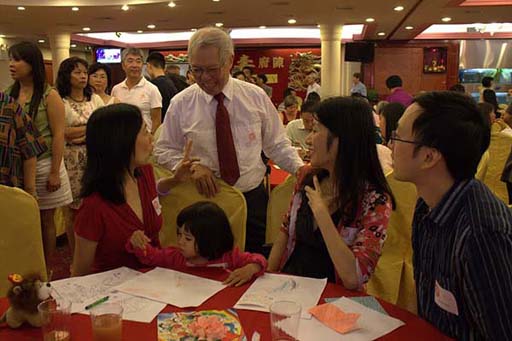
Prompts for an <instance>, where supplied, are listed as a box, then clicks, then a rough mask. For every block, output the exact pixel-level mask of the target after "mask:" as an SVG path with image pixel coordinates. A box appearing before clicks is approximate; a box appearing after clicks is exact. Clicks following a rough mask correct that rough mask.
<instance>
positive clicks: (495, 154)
mask: <svg viewBox="0 0 512 341" xmlns="http://www.w3.org/2000/svg"><path fill="white" fill-rule="evenodd" d="M511 147H512V136H510V135H507V134H502V133H491V143H490V145H489V149H488V151H489V167H488V168H487V174H486V175H485V178H484V181H483V182H484V183H485V184H486V185H487V187H489V189H490V190H491V191H492V192H493V193H494V194H495V195H496V196H497V197H498V198H500V199H501V200H503V202H505V203H507V204H508V192H507V185H506V184H505V183H504V182H502V181H501V180H500V178H501V173H502V172H503V168H504V167H505V162H506V161H507V159H508V156H509V154H510V149H511Z"/></svg>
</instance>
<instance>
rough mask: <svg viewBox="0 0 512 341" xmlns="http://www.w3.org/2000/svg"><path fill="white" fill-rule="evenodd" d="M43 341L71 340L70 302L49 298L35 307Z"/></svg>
mask: <svg viewBox="0 0 512 341" xmlns="http://www.w3.org/2000/svg"><path fill="white" fill-rule="evenodd" d="M37 310H38V311H39V316H40V317H41V330H42V332H43V340H44V341H70V340H71V332H70V326H71V302H70V301H68V300H65V299H61V298H59V299H58V300H56V299H54V298H49V299H47V300H44V301H43V302H41V303H39V305H38V306H37Z"/></svg>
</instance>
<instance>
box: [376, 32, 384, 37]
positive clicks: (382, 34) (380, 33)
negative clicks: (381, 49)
mask: <svg viewBox="0 0 512 341" xmlns="http://www.w3.org/2000/svg"><path fill="white" fill-rule="evenodd" d="M377 35H378V36H381V37H382V36H385V35H386V32H379V33H377Z"/></svg>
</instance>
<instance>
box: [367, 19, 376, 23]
mask: <svg viewBox="0 0 512 341" xmlns="http://www.w3.org/2000/svg"><path fill="white" fill-rule="evenodd" d="M374 21H375V19H373V18H366V22H374Z"/></svg>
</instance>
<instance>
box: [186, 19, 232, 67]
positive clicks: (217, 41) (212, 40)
mask: <svg viewBox="0 0 512 341" xmlns="http://www.w3.org/2000/svg"><path fill="white" fill-rule="evenodd" d="M207 46H214V47H216V48H218V49H219V58H220V64H221V65H224V64H225V63H226V61H227V60H228V58H229V57H230V56H234V54H235V50H234V47H233V40H231V37H230V36H229V34H227V32H226V31H224V30H222V29H220V28H217V27H203V28H201V29H199V30H197V31H196V33H194V34H193V35H192V37H191V38H190V40H189V42H188V57H189V60H192V56H193V54H194V53H195V52H196V50H197V49H198V48H200V47H207Z"/></svg>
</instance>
